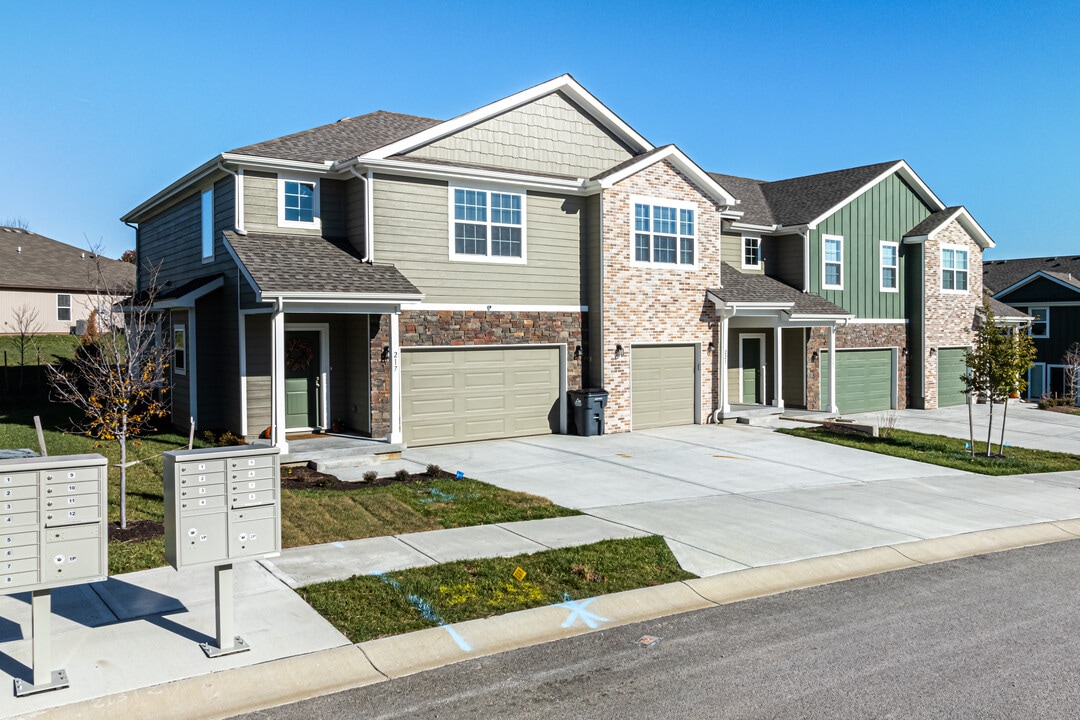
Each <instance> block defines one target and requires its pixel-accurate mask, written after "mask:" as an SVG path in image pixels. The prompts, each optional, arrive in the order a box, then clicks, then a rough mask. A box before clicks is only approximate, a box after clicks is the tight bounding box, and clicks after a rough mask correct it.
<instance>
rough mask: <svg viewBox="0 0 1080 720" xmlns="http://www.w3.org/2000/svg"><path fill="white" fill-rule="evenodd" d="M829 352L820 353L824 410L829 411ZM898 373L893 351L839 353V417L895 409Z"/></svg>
mask: <svg viewBox="0 0 1080 720" xmlns="http://www.w3.org/2000/svg"><path fill="white" fill-rule="evenodd" d="M829 359H830V358H829V352H828V351H827V350H826V351H824V352H822V353H821V407H823V408H828V407H829V376H830V373H831V372H832V363H830V362H829ZM895 387H896V372H895V370H894V369H893V351H892V350H837V351H836V407H837V409H838V410H839V412H840V413H842V414H845V415H850V414H852V413H860V412H872V411H874V410H888V409H890V408H891V407H892V406H893V397H894V396H895V390H894V388H895Z"/></svg>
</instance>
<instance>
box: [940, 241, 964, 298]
mask: <svg viewBox="0 0 1080 720" xmlns="http://www.w3.org/2000/svg"><path fill="white" fill-rule="evenodd" d="M946 250H953V251H956V252H962V253H965V254H966V255H967V269H966V270H962V271H960V272H963V273H964V274H965V275H967V288H966V289H964V290H950V289H948V288H946V287H945V251H946ZM938 265H939V266H940V267H939V268H938V273H939V274H938V288H940V289H941V292H943V293H945V294H948V295H967V294H968V292H970V291H971V251H970V250H969V249H968V248H966V247H964V246H963V245H942V246H941V250H939V251H938ZM953 272H954V273H955V272H957V271H956V270H953ZM954 284H955V283H954Z"/></svg>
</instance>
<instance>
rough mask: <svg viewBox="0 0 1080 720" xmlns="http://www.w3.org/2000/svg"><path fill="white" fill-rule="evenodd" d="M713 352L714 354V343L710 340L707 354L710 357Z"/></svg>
mask: <svg viewBox="0 0 1080 720" xmlns="http://www.w3.org/2000/svg"><path fill="white" fill-rule="evenodd" d="M714 352H716V343H714V342H713V341H712V340H710V341H709V350H708V353H709V354H710V355H712V354H713V353H714Z"/></svg>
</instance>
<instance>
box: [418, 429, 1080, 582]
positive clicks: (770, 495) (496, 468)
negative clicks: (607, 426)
mask: <svg viewBox="0 0 1080 720" xmlns="http://www.w3.org/2000/svg"><path fill="white" fill-rule="evenodd" d="M961 409H962V410H964V423H965V424H964V427H965V428H966V408H961ZM1011 410H1012V409H1011ZM1044 414H1047V415H1048V414H1049V413H1044ZM1014 415H1017V416H1019V415H1021V413H1020V412H1015V413H1014ZM905 419H906V416H905ZM1075 419H1076V420H1080V418H1075ZM1056 420H1057V419H1056V418H1046V419H1043V418H1042V417H1038V418H1033V419H1031V420H1029V421H1028V422H1032V423H1034V422H1044V423H1047V424H1048V425H1051V426H1052V427H1054V428H1057V434H1056V435H1055V436H1054V437H1056V439H1057V440H1058V441H1060V442H1063V443H1066V442H1070V440H1069V438H1070V437H1071V438H1072V440H1071V442H1073V443H1075V442H1077V440H1076V438H1077V437H1080V423H1077V424H1076V430H1075V431H1073V430H1070V429H1069V428H1070V427H1071V426H1070V425H1069V424H1068V423H1069V421H1066V423H1065V424H1064V428H1065V429H1064V430H1062V429H1060V427H1059V426H1058V425H1057V424H1056V423H1055V421H1056ZM1070 420H1071V419H1070ZM943 422H944V423H945V424H952V423H954V422H955V421H953V420H950V419H945V420H943ZM1010 422H1012V420H1010ZM1020 424H1021V422H1017V426H1020ZM931 432H933V430H931ZM965 432H966V430H965ZM1029 432H1030V431H1029ZM942 434H950V433H944V432H943V433H942ZM1044 436H1046V435H1045V433H1044ZM1014 444H1017V445H1019V444H1021V443H1020V442H1019V440H1017V442H1016V443H1014ZM403 457H404V459H406V460H408V461H411V462H414V463H419V464H421V465H426V464H428V463H434V464H437V465H439V466H440V467H442V468H443V469H445V470H461V471H463V472H464V473H465V474H466V475H468V476H470V477H474V478H477V479H479V480H483V481H485V482H489V483H492V484H494V485H498V486H500V487H505V488H508V489H511V490H519V491H523V492H529V493H534V494H536V495H542V496H544V497H547V498H550V499H551V500H552V501H553V502H555V503H558V504H560V505H564V506H567V507H573V508H577V509H580V510H582V511H584V512H586V513H588V514H589V515H593V516H595V517H599V518H603V519H606V520H610V521H613V522H617V523H620V524H623V525H626V526H628V527H631V528H634V529H637V530H642V531H645V532H649V533H653V534H657V535H663V536H664V537H665V538H666V539H667V541H668V544H669V545H670V546H671V548H672V550H673V552H674V553H675V555H676V557H677V558H678V559H679V562H680V564H682V566H683V567H684V568H686V569H687V570H689V571H691V572H694V573H696V574H698V575H702V576H705V575H715V574H719V573H724V572H730V571H732V570H739V569H743V568H746V567H757V566H762V565H771V564H775V563H782V562H789V561H794V560H800V559H805V558H810V557H818V556H823V555H831V554H835V553H840V552H847V551H851V550H860V549H864V548H870V547H878V546H883V545H892V544H896V543H903V542H907V541H913V540H920V539H928V538H936V537H944V536H949V535H958V534H962V533H967V532H973V531H976V530H987V529H992V528H1000V527H1010V526H1017V525H1027V524H1031V523H1037V522H1046V521H1051V520H1064V519H1069V518H1075V517H1080V490H1078V489H1077V487H1078V486H1080V472H1075V473H1056V474H1053V475H1044V476H1039V475H1032V476H1013V477H1007V478H991V477H986V476H981V475H972V474H970V473H965V472H960V471H956V470H950V469H947V468H942V467H938V466H936V465H926V464H923V463H918V462H912V461H909V460H903V459H898V458H890V457H887V456H884V455H878V454H875V453H868V452H863V451H859V450H853V449H849V448H843V447H839V446H836V445H829V444H826V443H820V442H816V441H813V440H804V439H801V438H795V437H790V436H787V435H781V434H777V433H774V432H772V431H771V430H769V429H764V428H755V427H748V426H715V425H691V426H683V427H676V428H663V429H657V430H646V431H639V432H635V433H626V434H619V435H605V436H601V437H590V438H582V437H576V436H567V435H549V436H541V437H532V438H523V439H517V440H499V441H492V442H484V443H470V444H464V445H450V446H443V447H432V448H418V449H410V450H407V451H406V452H405V454H404V456H403Z"/></svg>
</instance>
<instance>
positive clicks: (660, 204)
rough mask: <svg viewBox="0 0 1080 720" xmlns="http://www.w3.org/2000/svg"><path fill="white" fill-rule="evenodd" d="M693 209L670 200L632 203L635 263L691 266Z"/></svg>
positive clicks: (694, 225) (694, 247)
mask: <svg viewBox="0 0 1080 720" xmlns="http://www.w3.org/2000/svg"><path fill="white" fill-rule="evenodd" d="M694 212H695V210H694V207H693V206H692V205H690V204H688V203H675V202H673V201H670V200H667V201H665V200H654V201H648V200H636V201H635V202H634V255H633V257H634V261H635V262H637V263H649V264H655V265H693V264H694V263H695V262H696V254H697V223H696V218H695V217H694Z"/></svg>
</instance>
